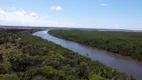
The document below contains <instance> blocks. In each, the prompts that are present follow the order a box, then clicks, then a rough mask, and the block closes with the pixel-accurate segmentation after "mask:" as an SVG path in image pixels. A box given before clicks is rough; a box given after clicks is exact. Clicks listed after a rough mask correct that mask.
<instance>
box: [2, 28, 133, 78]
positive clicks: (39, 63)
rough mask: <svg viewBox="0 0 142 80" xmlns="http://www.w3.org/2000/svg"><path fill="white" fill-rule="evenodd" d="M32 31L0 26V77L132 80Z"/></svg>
mask: <svg viewBox="0 0 142 80" xmlns="http://www.w3.org/2000/svg"><path fill="white" fill-rule="evenodd" d="M33 32H35V30H19V29H0V80H126V79H128V80H135V79H134V78H133V77H128V76H126V75H125V74H124V73H120V72H117V71H116V70H115V69H112V68H110V67H107V66H105V65H104V64H101V63H100V62H98V61H92V60H91V59H89V58H87V57H85V56H81V55H79V54H77V53H75V52H73V51H71V50H68V49H65V48H63V47H61V46H59V45H56V44H54V43H52V42H50V41H47V40H44V39H42V38H39V37H36V36H33V35H31V34H32V33H33ZM68 34H69V33H68ZM75 39H76V38H75Z"/></svg>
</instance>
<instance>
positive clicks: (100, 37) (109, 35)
mask: <svg viewBox="0 0 142 80" xmlns="http://www.w3.org/2000/svg"><path fill="white" fill-rule="evenodd" d="M49 33H50V34H51V35H53V36H56V37H59V38H63V39H66V40H71V41H75V42H78V43H81V44H83V45H87V46H91V47H95V48H99V49H103V50H106V51H110V52H113V53H118V54H121V55H124V56H130V57H132V58H134V59H137V60H142V33H139V32H111V31H83V30H82V31H81V30H51V31H49Z"/></svg>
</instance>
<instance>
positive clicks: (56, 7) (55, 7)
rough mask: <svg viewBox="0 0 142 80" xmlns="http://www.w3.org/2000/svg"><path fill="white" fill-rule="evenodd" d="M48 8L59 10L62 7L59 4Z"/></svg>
mask: <svg viewBox="0 0 142 80" xmlns="http://www.w3.org/2000/svg"><path fill="white" fill-rule="evenodd" d="M50 9H53V10H57V11H61V10H62V7H61V6H51V7H50Z"/></svg>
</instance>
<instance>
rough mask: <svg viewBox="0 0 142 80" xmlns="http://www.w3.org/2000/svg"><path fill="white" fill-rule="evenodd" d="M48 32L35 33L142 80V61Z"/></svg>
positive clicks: (137, 79)
mask: <svg viewBox="0 0 142 80" xmlns="http://www.w3.org/2000/svg"><path fill="white" fill-rule="evenodd" d="M47 32H48V31H39V32H35V33H34V34H33V35H35V36H39V37H41V38H43V39H46V40H49V41H51V42H54V43H56V44H58V45H61V46H62V47H64V48H68V49H70V50H72V51H74V52H77V53H79V54H81V55H87V54H89V56H88V57H89V58H91V59H92V60H97V61H99V62H101V63H104V64H106V65H107V66H109V67H112V68H114V69H117V70H118V71H119V72H125V73H126V74H128V75H133V76H134V77H135V78H136V80H142V62H140V61H136V60H133V59H131V58H128V57H124V56H121V55H117V54H115V53H109V52H106V51H103V50H98V49H94V48H91V47H87V46H84V45H80V44H78V43H76V42H72V41H67V40H64V39H60V38H56V37H54V36H51V35H49V34H48V33H47Z"/></svg>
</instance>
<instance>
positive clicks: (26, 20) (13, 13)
mask: <svg viewBox="0 0 142 80" xmlns="http://www.w3.org/2000/svg"><path fill="white" fill-rule="evenodd" d="M57 9H58V10H60V8H57ZM64 23H65V22H63V23H62V22H61V21H56V20H51V19H48V17H47V16H46V15H45V16H40V15H38V14H37V13H35V12H32V13H29V12H27V11H25V10H9V11H7V10H4V9H0V25H17V26H57V27H58V26H59V27H60V26H68V25H66V24H64Z"/></svg>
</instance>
